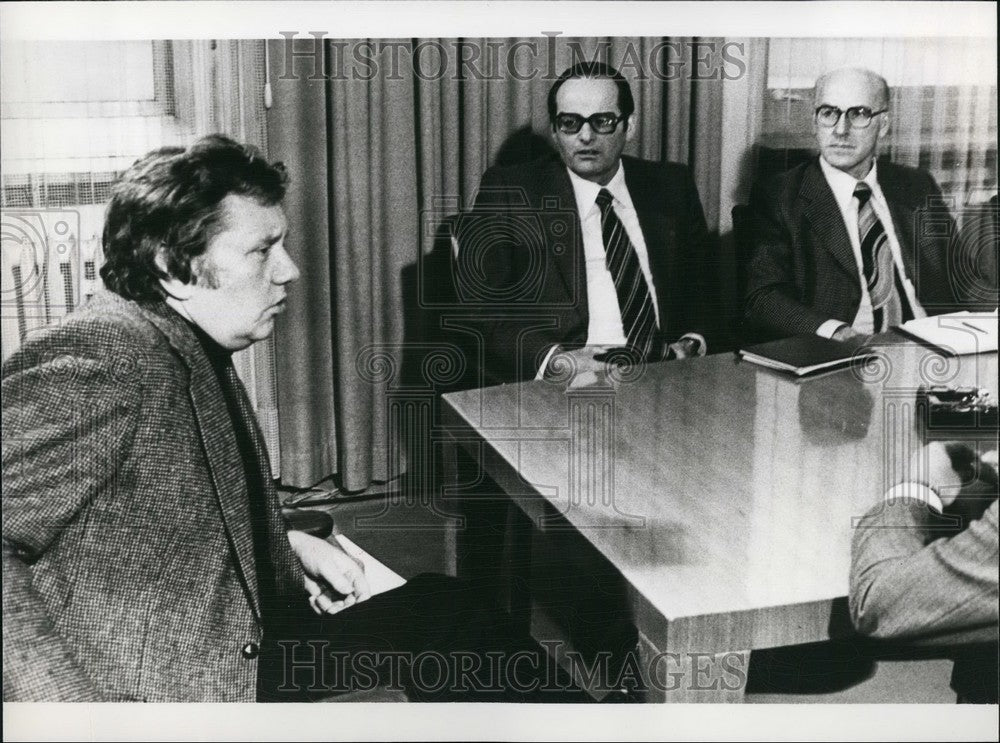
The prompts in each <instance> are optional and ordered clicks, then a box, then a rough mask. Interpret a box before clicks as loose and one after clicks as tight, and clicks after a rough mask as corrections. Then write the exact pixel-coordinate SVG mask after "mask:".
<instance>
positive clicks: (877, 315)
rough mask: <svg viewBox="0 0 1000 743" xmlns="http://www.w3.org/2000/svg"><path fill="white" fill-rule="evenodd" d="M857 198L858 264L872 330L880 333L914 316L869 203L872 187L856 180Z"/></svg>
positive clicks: (887, 239) (872, 206) (884, 237)
mask: <svg viewBox="0 0 1000 743" xmlns="http://www.w3.org/2000/svg"><path fill="white" fill-rule="evenodd" d="M854 198H856V199H857V200H858V237H859V238H860V240H861V266H862V269H863V271H864V274H865V282H866V283H867V284H868V295H869V297H871V302H872V314H873V316H874V326H875V332H876V333H881V332H883V331H885V330H888V329H889V328H892V327H895V326H897V325H900V324H902V323H904V322H906V321H907V320H911V319H912V318H913V313H912V311H911V310H910V306H909V302H907V301H906V293H905V292H904V291H903V287H902V283H901V281H900V278H899V275H898V272H897V271H896V264H895V262H894V261H893V259H892V248H891V247H890V246H889V238H888V236H887V235H886V233H885V227H884V226H883V225H882V221H881V220H880V219H879V218H878V215H877V214H876V213H875V207H874V205H873V204H872V190H871V188H870V187H869V185H868V184H867V183H865V182H864V181H859V182H858V185H856V186H855V187H854Z"/></svg>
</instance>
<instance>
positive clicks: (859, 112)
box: [816, 106, 889, 129]
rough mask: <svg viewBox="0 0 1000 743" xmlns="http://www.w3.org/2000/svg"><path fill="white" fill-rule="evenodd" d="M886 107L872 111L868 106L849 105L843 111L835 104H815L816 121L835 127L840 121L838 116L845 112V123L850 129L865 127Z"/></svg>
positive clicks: (886, 109)
mask: <svg viewBox="0 0 1000 743" xmlns="http://www.w3.org/2000/svg"><path fill="white" fill-rule="evenodd" d="M888 110H889V109H888V108H882V109H879V110H878V111H872V110H871V109H870V108H868V106H851V107H850V108H849V109H847V110H846V111H843V110H841V109H839V108H837V107H836V106H817V107H816V123H817V124H819V125H820V126H825V127H827V128H831V127H835V126H837V124H838V123H839V122H840V117H841V116H843V115H844V114H847V123H848V124H850V125H851V128H852V129H866V128H868V125H869V124H871V123H872V119H874V118H875V117H876V116H878V115H879V114H884V113H885V112H886V111H888Z"/></svg>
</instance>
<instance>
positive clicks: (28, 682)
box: [2, 293, 304, 702]
mask: <svg viewBox="0 0 1000 743" xmlns="http://www.w3.org/2000/svg"><path fill="white" fill-rule="evenodd" d="M2 380H3V485H4V488H3V573H4V575H3V651H4V660H3V670H4V677H3V689H4V700H5V701H46V702H48V701H98V700H105V701H121V700H144V701H150V702H164V701H188V702H216V701H234V702H235V701H240V702H247V701H254V700H255V698H256V681H257V663H258V660H257V657H256V646H257V645H259V643H260V641H261V637H262V633H263V630H262V626H261V625H262V622H261V614H260V605H261V597H260V596H259V589H258V582H257V570H274V571H275V582H276V584H277V586H278V589H277V590H278V591H279V594H280V596H281V597H283V598H282V600H287V601H289V602H291V601H294V600H299V601H301V600H304V593H303V589H302V576H301V572H300V570H301V568H300V566H299V563H298V561H297V558H296V557H295V556H294V554H293V553H292V551H291V548H290V546H289V544H288V539H287V536H286V525H285V523H284V521H283V519H282V517H281V513H280V508H279V506H278V501H277V498H276V495H275V492H274V488H273V482H272V480H271V479H270V478H267V479H266V486H265V487H266V497H267V499H268V501H269V503H270V505H271V508H270V509H269V510H270V512H271V516H270V518H269V523H268V524H267V530H268V531H267V533H268V539H269V543H270V546H271V556H272V562H273V565H269V566H257V565H255V562H254V551H253V536H252V532H251V524H250V517H249V503H248V496H247V487H246V477H245V475H244V471H243V467H242V460H241V459H240V454H239V451H238V448H237V442H236V438H235V434H234V429H233V425H232V420H231V418H230V416H229V413H228V410H227V407H226V403H225V399H224V397H223V394H222V390H221V388H220V386H219V383H218V379H217V377H216V375H215V372H214V371H213V369H212V367H211V365H210V362H209V360H208V358H207V357H206V355H205V353H204V351H203V350H202V347H201V346H200V344H199V342H198V340H197V338H196V337H195V335H194V333H193V332H192V330H191V328H190V326H188V325H187V323H186V322H185V321H183V320H182V319H181V318H180V316H179V315H177V314H176V313H175V312H174V311H173V310H171V309H169V308H168V307H167V306H166V305H165V304H163V303H162V302H150V303H136V302H131V301H128V300H125V299H122V298H121V297H118V296H117V295H114V294H110V293H107V294H100V295H97V296H96V297H94V298H93V299H92V300H91V301H90V302H89V303H88V304H87V305H86V306H84V307H83V308H82V309H80V310H78V311H76V312H75V313H72V314H70V315H69V316H67V317H65V318H63V321H62V323H61V324H59V325H55V326H50V327H48V328H46V329H44V330H41V331H38V332H33V333H31V334H29V336H28V337H27V338H25V342H24V344H23V345H22V347H21V348H20V349H19V350H18V351H17V352H15V353H14V354H13V355H12V356H11V358H10V359H8V360H7V361H6V362H5V363H4V364H3V368H2ZM240 392H241V393H242V392H243V391H242V390H240ZM255 426H256V424H255V423H254V424H253V426H251V428H253V429H254V432H255V433H256V435H257V436H259V435H260V434H259V431H257V430H256V428H255ZM265 466H267V465H266V463H265ZM251 643H253V644H254V645H250V644H251Z"/></svg>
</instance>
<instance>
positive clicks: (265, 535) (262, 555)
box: [217, 357, 283, 619]
mask: <svg viewBox="0 0 1000 743" xmlns="http://www.w3.org/2000/svg"><path fill="white" fill-rule="evenodd" d="M217 363H219V364H220V365H221V366H220V367H217V369H218V371H220V372H221V374H219V383H220V384H221V386H222V392H223V396H224V397H225V399H226V405H227V407H228V408H229V415H230V418H232V422H233V431H234V432H235V434H236V444H237V446H238V448H239V451H240V456H241V458H242V460H243V471H244V474H245V476H246V483H247V496H248V500H249V506H250V522H251V529H252V533H253V542H254V561H255V562H256V565H257V586H258V589H259V591H260V602H261V611H262V613H263V615H264V617H265V619H272V618H273V617H274V616H275V615H276V614H277V613H279V612H280V611H281V610H282V608H283V607H282V604H280V603H277V601H278V599H279V596H278V589H277V566H276V565H275V564H274V560H275V558H276V557H279V556H280V554H278V555H276V554H274V551H273V550H272V547H271V540H272V538H273V535H274V532H275V524H276V522H275V519H277V518H278V516H277V512H276V511H274V509H273V508H272V505H271V504H270V503H269V502H268V495H267V480H268V479H270V477H271V465H270V460H269V459H268V456H267V447H266V445H265V443H264V437H263V436H262V435H261V434H260V431H259V430H258V429H257V424H256V417H255V415H254V412H253V408H252V407H251V405H250V400H249V398H247V394H246V391H245V390H244V389H243V383H242V382H241V381H240V378H239V376H238V375H237V373H236V368H235V367H234V366H233V361H232V359H231V358H228V357H226V358H225V359H224V360H223V359H219V360H217Z"/></svg>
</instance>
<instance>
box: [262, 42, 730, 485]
mask: <svg viewBox="0 0 1000 743" xmlns="http://www.w3.org/2000/svg"><path fill="white" fill-rule="evenodd" d="M695 41H698V40H692V39H657V38H646V37H638V38H630V39H626V38H614V39H610V38H609V39H599V38H587V39H563V38H554V37H547V38H542V39H410V40H391V41H389V40H387V41H378V40H350V41H346V40H334V41H331V40H325V41H324V42H323V43H322V46H321V47H316V46H315V44H316V42H315V40H314V39H313V38H310V37H302V38H299V39H297V40H295V41H294V42H289V40H288V39H286V40H284V41H275V42H270V47H269V49H270V57H271V66H270V71H271V77H272V81H273V85H274V106H273V108H272V109H271V110H270V111H269V113H268V120H267V123H268V133H269V142H270V145H271V153H272V155H273V156H274V157H276V158H278V159H281V160H283V161H284V162H285V163H286V165H288V167H289V169H290V171H291V173H292V180H293V183H292V187H291V190H290V193H289V196H288V199H287V204H286V208H287V212H288V216H289V221H290V224H291V225H292V230H293V235H292V236H291V238H290V243H291V245H292V250H293V256H294V257H295V259H296V260H297V261H298V262H299V264H300V266H301V267H302V269H303V276H302V279H301V280H300V282H299V286H298V287H296V288H294V289H293V291H292V293H291V295H290V298H289V302H288V309H287V312H286V313H285V317H284V322H283V325H282V327H281V328H280V329H281V333H279V334H278V336H277V343H278V353H277V364H278V377H279V379H280V380H281V384H280V385H279V392H280V396H279V411H280V419H281V431H282V437H283V438H282V441H283V446H282V468H281V469H282V479H283V481H284V482H285V484H290V485H294V486H298V487H307V486H310V485H313V484H315V483H317V482H319V481H320V480H323V479H324V478H326V477H328V476H330V475H332V474H334V473H336V474H337V478H338V480H339V485H340V487H341V488H342V489H343V490H347V491H362V490H364V489H365V488H367V487H368V486H369V485H370V484H371V483H373V482H376V481H378V482H381V481H387V480H392V479H394V478H397V477H399V476H400V475H401V474H402V473H403V472H406V471H408V470H409V471H410V472H411V474H412V472H414V471H417V470H420V469H421V468H422V467H423V466H424V465H426V464H427V462H428V460H429V458H430V457H432V456H433V452H428V451H427V450H426V447H427V446H428V444H427V440H426V436H425V435H424V433H425V432H426V430H427V425H430V424H431V423H432V421H433V416H434V413H433V409H432V408H433V402H432V398H433V395H434V393H435V391H436V390H438V389H440V387H441V385H445V386H447V385H448V384H449V383H453V382H454V381H455V379H456V378H457V377H458V376H460V375H461V367H462V363H463V362H462V360H461V359H460V358H456V356H455V354H454V350H455V349H454V348H451V347H450V346H449V345H448V344H441V343H433V342H431V343H428V342H427V340H426V339H427V338H429V337H431V336H432V333H429V332H428V331H431V330H433V328H429V327H427V326H428V325H430V324H436V325H438V326H439V325H440V322H441V320H442V318H441V317H440V316H439V315H434V314H433V313H428V312H426V311H425V310H427V308H428V307H429V306H431V305H433V304H434V297H435V292H436V290H437V288H438V287H437V286H436V282H437V281H439V277H437V276H436V275H434V274H430V273H428V272H427V271H426V270H425V268H426V265H427V261H426V259H427V258H428V256H431V255H432V254H434V253H435V251H436V250H437V249H438V247H439V245H440V237H441V233H442V226H443V225H445V224H446V223H447V221H448V217H450V216H452V215H454V214H456V213H457V212H458V211H459V210H460V209H462V208H465V207H468V206H469V205H470V203H471V201H472V199H473V197H474V196H475V192H476V188H477V186H478V183H479V179H480V177H481V176H482V174H483V172H484V171H485V170H486V169H487V167H489V166H490V165H492V164H493V163H495V162H498V161H502V162H516V161H518V160H526V159H531V158H533V157H537V156H539V155H541V154H543V153H544V152H545V151H546V149H547V148H548V143H547V142H548V130H549V125H548V114H547V111H546V96H547V93H548V90H549V87H550V86H551V84H552V80H553V79H554V77H555V76H556V75H558V74H559V73H560V72H561V71H562V70H563V69H565V68H566V67H568V66H569V65H570V64H572V63H573V62H575V61H579V60H580V59H581V58H586V59H593V58H599V59H604V60H605V61H608V62H610V63H611V64H614V65H616V66H619V67H620V68H621V69H622V72H623V73H624V74H625V75H626V77H629V78H630V80H631V82H632V86H633V91H634V93H635V97H636V102H637V110H638V122H639V125H638V129H639V131H638V136H637V137H636V139H635V141H633V142H632V143H631V144H630V145H629V148H628V149H627V150H626V152H627V153H628V154H632V155H637V156H640V157H644V158H648V159H652V160H674V161H680V162H684V163H687V164H688V165H690V166H691V168H692V170H693V172H694V174H695V180H696V183H697V185H698V188H699V191H700V194H701V199H702V202H703V205H704V207H705V212H706V216H707V219H708V223H709V227H710V229H712V230H714V231H717V230H718V226H719V221H720V203H721V198H720V192H721V188H722V176H721V163H722V153H723V146H722V145H723V142H724V136H723V131H724V125H723V97H724V96H723V91H724V84H723V83H724V81H723V80H720V79H718V78H717V76H716V77H715V78H711V79H708V78H709V77H710V76H705V77H706V79H698V77H699V76H697V75H692V74H690V70H692V69H694V65H695V59H696V57H697V56H702V57H704V56H705V55H706V52H705V48H706V46H705V45H710V44H714V45H715V48H716V51H715V54H716V62H718V46H719V45H720V44H721V43H722V42H723V40H721V39H708V40H701V41H702V42H703V45H702V46H701V47H699V46H698V45H697V44H695V43H693V42H695ZM657 53H659V54H660V57H659V58H658V61H659V62H660V67H659V69H660V70H661V71H662V70H663V69H664V68H665V65H664V64H663V59H665V58H669V62H670V64H672V65H673V68H675V69H683V70H686V71H687V74H677V75H665V74H650V60H651V59H654V58H656V55H657ZM359 59H360V60H363V61H362V62H360V63H359V62H358V60H359ZM470 60H473V61H472V62H470ZM630 60H631V62H630ZM656 61H657V60H656V59H654V63H656ZM546 72H549V73H551V74H546ZM532 73H534V74H532ZM730 108H733V107H732V106H730ZM734 110H735V109H734ZM742 112H743V111H742V110H740V113H741V114H742ZM711 259H712V260H715V261H717V262H718V263H719V265H720V266H723V268H724V270H723V271H722V273H724V274H725V275H728V276H731V275H732V273H733V272H732V270H731V269H730V268H728V267H727V266H728V264H729V263H731V260H730V259H729V258H728V257H726V256H722V255H715V256H712V257H711ZM727 292H728V293H730V294H731V293H732V292H731V291H729V290H728V289H725V288H724V289H723V294H726V293H727ZM719 303H720V306H722V307H729V308H731V307H733V306H734V301H733V299H731V298H730V297H728V296H727V297H720V299H719Z"/></svg>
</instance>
